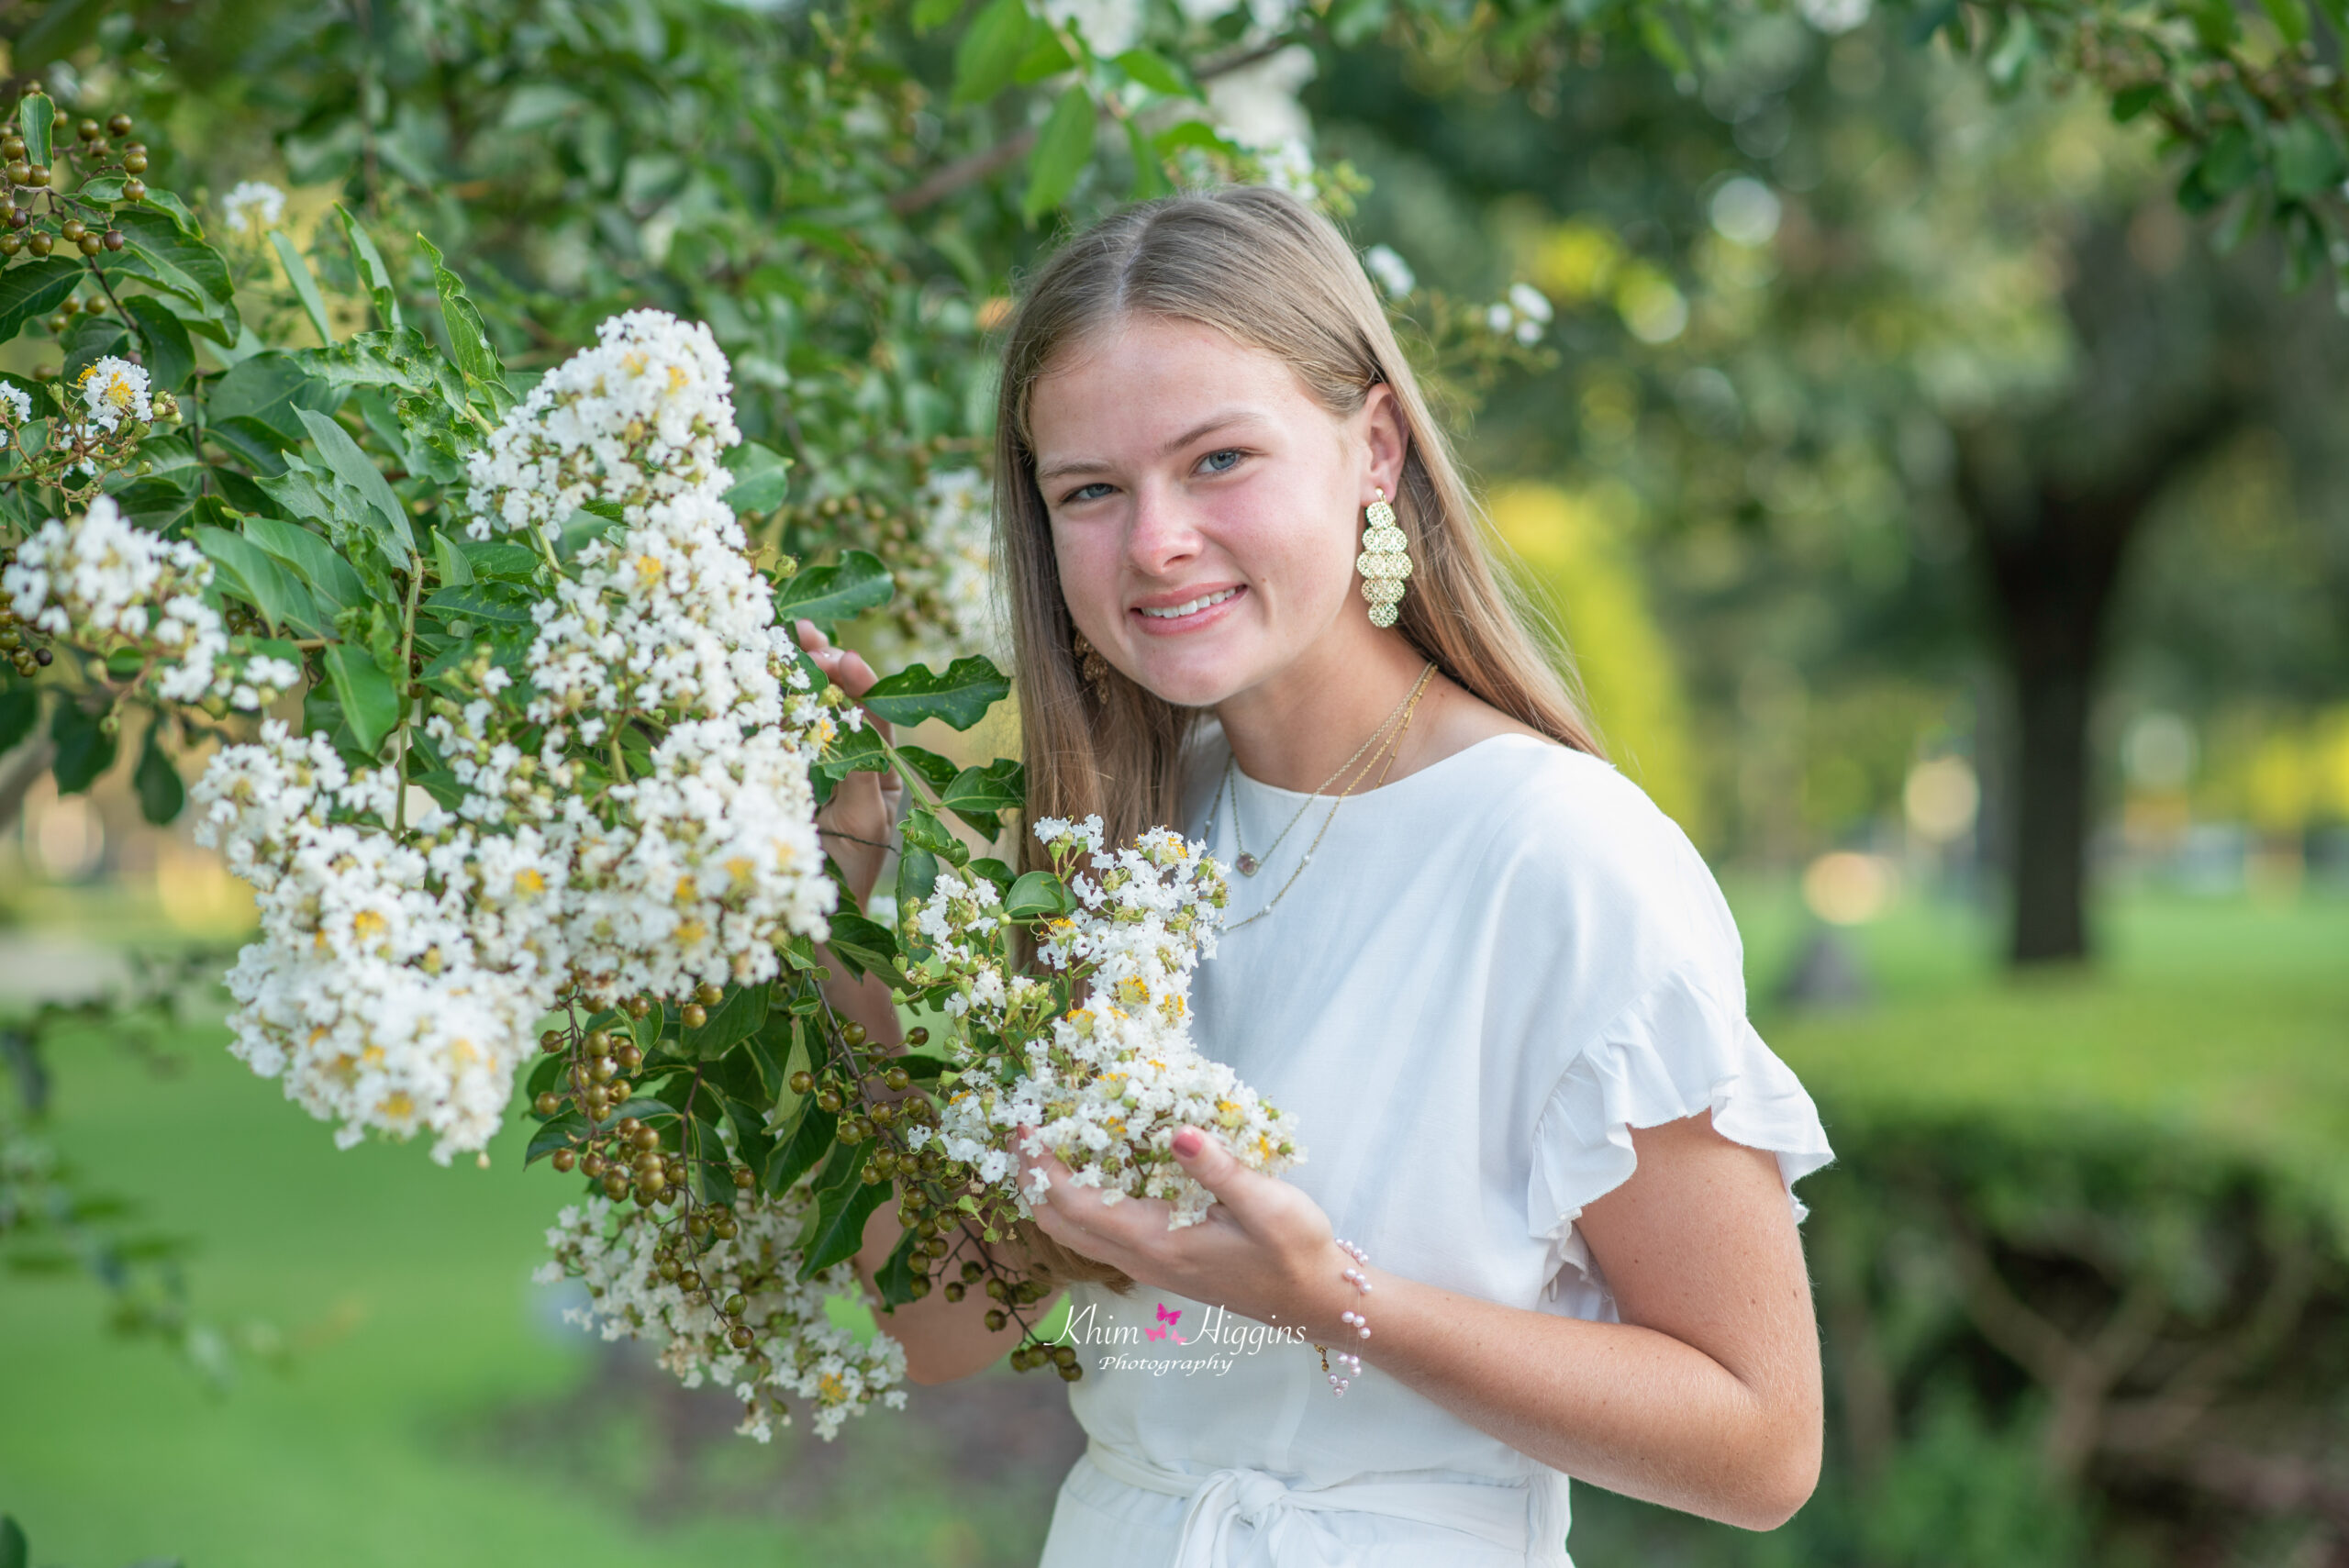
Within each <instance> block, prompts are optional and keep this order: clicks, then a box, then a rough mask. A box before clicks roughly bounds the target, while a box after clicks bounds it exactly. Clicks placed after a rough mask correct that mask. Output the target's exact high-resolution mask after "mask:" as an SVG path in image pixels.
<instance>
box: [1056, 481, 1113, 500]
mask: <svg viewBox="0 0 2349 1568" xmlns="http://www.w3.org/2000/svg"><path fill="white" fill-rule="evenodd" d="M1114 488H1116V487H1115V486H1114V485H1111V484H1108V482H1107V481H1104V480H1099V479H1097V480H1095V481H1094V482H1093V483H1092V484H1080V485H1078V486H1077V487H1076V488H1075V489H1074V490H1072V491H1070V492H1069V493H1068V494H1067V495H1063V496H1062V497H1061V504H1062V505H1063V506H1066V505H1068V504H1069V503H1070V502H1072V501H1097V500H1099V499H1100V498H1101V496H1102V495H1108V493H1109V492H1110V491H1111V490H1112V489H1114ZM1096 491H1098V492H1099V493H1100V494H1099V495H1096V494H1095V492H1096Z"/></svg>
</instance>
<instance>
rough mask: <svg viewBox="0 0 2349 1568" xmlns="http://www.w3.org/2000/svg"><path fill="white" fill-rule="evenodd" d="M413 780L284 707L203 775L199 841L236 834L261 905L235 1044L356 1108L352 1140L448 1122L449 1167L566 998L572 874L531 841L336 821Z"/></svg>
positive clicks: (378, 809)
mask: <svg viewBox="0 0 2349 1568" xmlns="http://www.w3.org/2000/svg"><path fill="white" fill-rule="evenodd" d="M397 787H398V784H397V780H396V776H395V774H393V773H390V772H389V771H388V770H370V771H366V772H362V773H357V774H353V773H351V772H350V771H349V770H348V769H346V768H345V767H344V766H343V763H342V760H341V759H340V757H338V756H337V755H336V754H335V751H334V748H333V747H332V746H331V745H329V744H328V741H327V740H326V738H325V737H324V736H322V735H320V736H311V737H309V738H307V739H301V738H297V737H295V736H293V735H291V734H289V733H288V732H287V730H286V728H285V726H284V725H283V724H281V723H279V722H277V721H275V720H272V721H270V722H269V723H267V724H265V725H263V726H262V739H261V740H260V741H259V742H258V743H257V744H252V745H243V746H231V747H228V749H226V750H225V751H222V752H221V753H220V754H219V756H218V757H217V759H216V760H215V761H214V762H213V763H212V765H211V766H210V767H209V768H207V769H206V770H205V773H204V777H203V778H202V779H200V780H199V781H197V784H196V786H195V792H194V796H193V798H194V802H195V808H196V839H197V841H198V842H199V843H205V844H218V845H220V846H221V847H222V848H223V849H224V851H226V854H227V857H228V866H229V869H230V870H231V871H233V872H235V873H237V874H238V875H239V876H240V877H242V878H244V879H245V880H246V881H247V882H249V883H250V884H252V886H253V890H254V893H255V894H256V895H257V898H258V901H259V904H260V906H261V929H262V937H261V940H259V941H256V942H254V943H252V944H251V945H250V946H248V947H247V948H246V949H245V950H244V951H243V952H241V953H240V954H239V955H238V961H237V966H236V968H235V969H233V970H231V971H230V972H229V974H228V991H229V995H232V996H233V997H235V999H236V1000H237V1002H238V1004H239V1006H238V1008H237V1010H236V1011H235V1012H234V1013H232V1014H231V1015H229V1020H228V1022H229V1028H230V1029H231V1031H232V1039H231V1040H230V1043H229V1047H228V1049H229V1050H230V1051H232V1052H233V1053H234V1054H235V1055H236V1056H237V1057H239V1059H240V1060H242V1061H243V1062H246V1064H247V1065H249V1066H250V1067H251V1068H252V1069H253V1071H254V1072H256V1073H260V1074H261V1075H262V1077H264V1078H278V1077H282V1078H283V1079H284V1083H285V1094H286V1097H287V1098H289V1099H291V1100H294V1101H295V1102H296V1103H297V1104H299V1105H301V1106H303V1108H305V1109H306V1110H307V1111H309V1112H310V1114H311V1115H313V1116H316V1117H318V1118H321V1119H327V1118H335V1119H339V1120H340V1122H341V1123H342V1125H341V1127H340V1129H338V1131H337V1133H336V1141H337V1142H338V1143H340V1145H342V1146H343V1147H344V1148H349V1147H350V1146H351V1144H353V1143H355V1142H357V1141H358V1140H360V1138H361V1137H362V1136H363V1135H364V1134H365V1132H366V1130H367V1129H370V1128H373V1129H377V1130H380V1131H383V1132H385V1133H388V1134H390V1135H391V1136H393V1137H395V1138H406V1137H408V1136H410V1135H411V1134H414V1133H416V1132H418V1131H429V1132H431V1133H433V1134H435V1135H436V1136H437V1138H438V1142H437V1143H436V1144H435V1145H434V1148H433V1151H432V1157H433V1158H434V1159H435V1160H438V1161H440V1162H441V1163H443V1164H446V1163H447V1162H448V1161H449V1159H450V1157H451V1154H453V1153H455V1152H456V1151H460V1150H474V1149H479V1148H480V1147H482V1145H484V1143H486V1142H488V1141H489V1139H490V1136H491V1135H492V1134H493V1133H495V1131H496V1130H497V1126H498V1121H499V1119H500V1118H501V1117H502V1116H503V1115H504V1113H505V1109H506V1106H507V1100H508V1099H509V1098H510V1097H511V1096H512V1094H513V1083H514V1073H515V1069H516V1068H517V1067H518V1065H519V1063H520V1062H521V1060H522V1059H523V1058H524V1057H525V1056H526V1055H528V1054H529V1031H530V1029H531V1027H532V1026H533V1025H534V1024H535V1023H536V1021H537V1020H538V1018H539V1017H540V1014H541V1013H543V1012H544V1011H546V1009H547V1007H548V1006H549V1004H550V1003H551V1001H552V1000H553V996H552V993H551V987H550V986H549V985H547V984H545V974H544V972H543V968H542V963H541V959H542V957H543V956H544V955H545V954H546V952H547V951H548V950H549V949H550V948H551V947H552V946H553V945H554V943H553V941H552V940H551V932H549V931H548V930H547V929H546V928H545V917H546V916H548V915H550V914H551V913H552V912H553V909H554V907H555V905H556V902H557V900H556V898H555V897H554V896H553V895H555V894H556V893H557V892H558V888H557V887H556V886H555V885H554V884H553V881H552V878H553V877H555V876H558V875H559V874H560V873H559V871H558V870H557V869H556V868H555V867H553V866H551V865H550V864H549V863H548V862H547V861H546V859H545V858H544V857H543V856H533V855H531V854H530V853H529V851H531V850H533V849H535V848H536V846H535V845H534V844H532V843H529V842H528V841H527V840H522V839H516V840H487V841H485V842H484V841H476V840H474V838H473V835H472V834H471V833H470V832H459V833H455V834H452V835H451V836H450V837H449V838H448V839H447V840H444V841H442V842H440V843H437V844H430V845H425V846H410V845H404V844H401V843H400V842H399V841H398V840H395V838H393V836H392V835H391V834H389V833H386V832H384V831H383V830H382V829H381V828H376V827H370V826H366V825H363V824H362V823H360V822H355V821H335V820H332V819H331V816H330V814H334V813H337V812H340V813H345V814H350V813H371V812H372V813H373V814H375V815H376V816H377V817H381V818H388V817H390V816H391V814H392V800H391V793H392V791H393V790H395V788H397ZM533 916H535V917H536V918H535V919H534V918H533Z"/></svg>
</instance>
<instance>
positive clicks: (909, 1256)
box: [873, 1230, 928, 1307]
mask: <svg viewBox="0 0 2349 1568" xmlns="http://www.w3.org/2000/svg"><path fill="white" fill-rule="evenodd" d="M920 1241H921V1232H920V1231H918V1230H908V1231H907V1232H906V1233H905V1234H904V1235H902V1236H900V1237H898V1238H897V1244H896V1247H895V1248H893V1249H891V1250H890V1252H889V1261H888V1262H885V1263H884V1264H882V1265H881V1271H880V1272H879V1273H876V1274H874V1276H873V1284H874V1286H875V1287H876V1288H877V1289H878V1290H879V1291H880V1292H881V1304H882V1306H883V1307H902V1306H904V1305H905V1304H906V1303H907V1302H909V1301H911V1300H912V1299H913V1298H914V1281H915V1279H916V1278H918V1277H919V1276H920V1275H922V1274H926V1273H928V1271H927V1270H917V1269H915V1267H914V1248H915V1247H916V1246H917V1245H918V1244H919V1243H920Z"/></svg>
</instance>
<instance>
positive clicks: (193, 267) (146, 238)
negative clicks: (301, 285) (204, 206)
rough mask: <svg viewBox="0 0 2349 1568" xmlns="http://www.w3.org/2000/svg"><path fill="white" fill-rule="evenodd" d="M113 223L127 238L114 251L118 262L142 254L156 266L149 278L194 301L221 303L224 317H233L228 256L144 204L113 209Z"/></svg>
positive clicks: (234, 289)
mask: <svg viewBox="0 0 2349 1568" xmlns="http://www.w3.org/2000/svg"><path fill="white" fill-rule="evenodd" d="M114 226H115V227H116V228H118V229H120V230H121V231H122V237H123V239H124V240H125V241H126V243H125V245H124V248H123V249H122V250H120V251H118V252H117V262H116V264H117V265H120V264H121V263H120V261H119V258H120V257H122V256H137V257H139V258H142V259H143V260H145V261H147V262H148V263H149V264H150V265H151V266H153V267H155V268H156V269H157V270H158V273H159V275H157V276H156V277H154V279H153V280H152V281H154V282H156V283H158V284H161V286H162V287H164V288H168V289H170V290H172V291H173V293H175V294H184V295H187V297H188V298H189V299H190V300H191V301H193V302H194V303H195V304H197V305H206V304H209V305H212V306H221V307H224V310H225V312H226V314H225V316H224V317H223V319H224V320H233V319H234V318H235V312H234V310H233V308H228V307H230V306H231V305H232V302H233V301H234V300H235V299H236V297H237V287H236V284H235V282H234V281H233V280H232V279H231V278H230V277H229V276H228V261H227V259H226V258H225V257H223V256H222V255H221V254H220V252H219V251H217V250H214V249H213V248H212V247H211V246H209V245H207V244H206V243H205V242H204V241H203V240H201V239H196V238H195V237H194V236H192V235H190V234H188V233H187V232H186V231H185V230H184V229H182V228H180V225H179V221H178V220H177V219H176V218H174V217H172V216H171V215H170V214H169V213H165V212H158V211H154V210H151V209H150V208H147V207H143V206H135V207H123V208H120V209H119V210H117V212H116V213H115V215H114Z"/></svg>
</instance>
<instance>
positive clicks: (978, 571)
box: [921, 468, 1011, 660]
mask: <svg viewBox="0 0 2349 1568" xmlns="http://www.w3.org/2000/svg"><path fill="white" fill-rule="evenodd" d="M921 502H922V506H923V507H924V509H925V513H926V516H925V517H924V521H923V528H922V548H923V549H924V550H927V551H929V553H930V557H931V558H932V559H933V560H934V561H935V562H937V563H938V564H937V568H936V570H937V572H938V596H939V598H940V600H941V602H942V603H943V604H944V605H945V606H946V615H947V618H948V620H949V622H950V623H951V624H950V625H949V626H948V628H947V631H948V633H949V635H950V636H951V637H952V639H954V646H953V647H952V649H951V650H949V651H948V653H947V656H948V658H949V659H950V660H951V659H952V657H953V656H954V655H956V654H961V653H981V654H985V655H987V656H988V657H990V658H993V657H996V656H997V655H999V654H1000V653H1002V652H1003V651H1004V650H1005V649H1006V648H1008V646H1009V644H1010V640H1011V639H1010V635H1009V633H1008V630H1007V629H1006V628H1005V626H1004V620H1003V609H1002V606H1001V605H1000V604H999V603H998V602H997V601H996V580H995V487H994V486H993V485H991V484H988V483H987V480H986V475H985V474H983V473H980V472H979V471H978V470H977V469H974V468H957V469H950V470H948V471H947V472H945V473H933V474H931V475H930V478H929V480H928V481H927V482H926V483H924V484H923V485H922V487H921Z"/></svg>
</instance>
